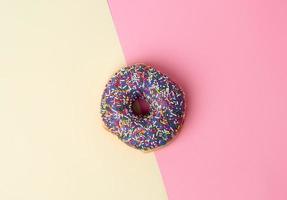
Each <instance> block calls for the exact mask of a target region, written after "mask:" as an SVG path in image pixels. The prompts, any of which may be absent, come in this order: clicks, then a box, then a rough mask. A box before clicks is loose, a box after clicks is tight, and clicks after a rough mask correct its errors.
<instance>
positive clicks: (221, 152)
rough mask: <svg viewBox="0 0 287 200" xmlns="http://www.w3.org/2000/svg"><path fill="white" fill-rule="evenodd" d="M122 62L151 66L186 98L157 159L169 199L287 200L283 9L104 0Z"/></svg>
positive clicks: (207, 0) (280, 4)
mask: <svg viewBox="0 0 287 200" xmlns="http://www.w3.org/2000/svg"><path fill="white" fill-rule="evenodd" d="M109 5H110V8H111V12H112V16H113V19H114V23H115V25H116V29H117V32H118V35H119V38H120V41H121V45H122V48H123V50H124V54H125V57H126V59H127V62H128V63H130V64H131V63H133V62H147V63H148V64H153V65H158V66H159V67H160V68H159V69H160V70H162V71H163V72H165V73H167V74H168V75H170V76H171V77H172V78H173V79H174V80H176V81H177V82H178V83H179V84H180V85H182V87H183V89H184V90H185V92H186V94H187V97H188V112H187V118H186V122H185V124H184V127H183V130H182V131H181V134H180V136H179V137H178V138H177V139H176V141H174V142H173V143H172V144H170V145H169V146H167V147H166V148H164V149H161V150H159V151H157V152H156V157H157V160H158V163H159V166H160V169H161V173H162V176H163V179H164V182H165V185H166V189H167V192H168V196H169V199H172V200H190V199H193V200H211V199H212V200H230V199H232V200H242V199H244V200H254V199H260V200H273V199H276V200H286V199H287V190H286V185H287V171H286V169H287V157H286V152H287V134H286V133H287V123H286V116H287V103H286V102H287V89H286V87H287V79H286V74H287V68H286V66H287V57H286V52H287V39H286V35H287V3H286V2H285V1H280V0H275V1H259V0H254V1H250V0H234V1H228V0H219V1H213V0H203V1H196V0H190V1H189V0H180V1H178V0H168V1H166V0H158V1H154V0H144V1H143V0H135V1H130V0H110V1H109Z"/></svg>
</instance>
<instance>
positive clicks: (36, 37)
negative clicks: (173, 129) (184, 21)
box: [0, 0, 167, 200]
mask: <svg viewBox="0 0 287 200" xmlns="http://www.w3.org/2000/svg"><path fill="white" fill-rule="evenodd" d="M124 63H125V61H124V57H123V54H122V51H121V48H120V44H119V41H118V40H117V36H116V32H115V29H114V27H113V22H112V18H111V16H110V12H109V8H108V4H107V2H106V1H104V0H81V1H75V0H72V1H69V0H45V1H43V0H42V1H41V0H37V1H36V0H35V1H32V0H25V1H22V0H19V1H15V0H10V1H4V0H2V1H1V0H0V199H1V200H10V199H21V200H26V199H27V200H45V199H51V200H66V199H67V200H73V199H81V200H89V199H93V200H95V199H97V200H102V199H126V200H128V199H132V200H134V199H137V200H139V199H145V200H147V199H149V200H150V199H156V200H160V199H166V198H167V197H166V193H165V191H164V187H163V183H162V180H161V176H160V172H159V170H158V166H157V164H156V161H155V158H154V155H153V153H147V154H144V153H142V152H139V151H136V150H133V149H131V148H130V147H127V146H126V145H124V144H123V143H121V142H120V141H118V140H117V139H116V138H115V137H114V136H112V135H111V134H110V133H108V132H107V131H106V130H104V128H103V127H102V122H101V119H100V116H99V107H100V106H99V104H100V97H101V93H102V91H103V87H104V85H105V83H106V82H107V80H108V79H109V77H110V76H111V74H112V73H113V72H114V71H115V70H116V69H117V68H118V67H120V66H122V65H124Z"/></svg>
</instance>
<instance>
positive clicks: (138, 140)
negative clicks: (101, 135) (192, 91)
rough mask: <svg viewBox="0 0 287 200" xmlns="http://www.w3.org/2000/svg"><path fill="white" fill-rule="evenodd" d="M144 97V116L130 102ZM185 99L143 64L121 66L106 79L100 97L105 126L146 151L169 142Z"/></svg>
mask: <svg viewBox="0 0 287 200" xmlns="http://www.w3.org/2000/svg"><path fill="white" fill-rule="evenodd" d="M138 99H144V100H145V101H146V102H147V103H148V104H149V112H148V114H146V115H139V114H137V113H135V111H134V110H133V108H132V105H133V103H134V102H135V101H136V100H138ZM184 113H185V98H184V93H183V91H182V90H181V88H180V87H179V86H178V85H177V84H176V83H175V82H173V81H171V80H170V79H169V78H168V77H167V76H166V75H164V74H162V73H161V72H159V71H157V70H156V69H155V68H153V67H151V66H147V65H145V64H134V65H132V66H127V67H123V68H121V69H120V70H119V71H118V72H117V73H116V74H114V75H113V76H112V78H111V79H110V80H109V82H108V84H107V85H106V88H105V90H104V92H103V95H102V99H101V116H102V119H103V122H104V124H105V126H106V128H107V129H108V130H109V131H110V132H112V133H113V134H115V135H117V136H118V138H119V139H120V140H122V141H123V142H125V143H126V144H128V145H129V146H131V147H134V148H136V149H139V150H143V151H149V150H153V149H155V148H157V147H160V146H163V145H165V144H167V143H168V142H169V141H171V140H172V139H173V138H174V137H175V135H176V134H177V132H178V130H179V129H180V128H181V126H182V124H183V120H184Z"/></svg>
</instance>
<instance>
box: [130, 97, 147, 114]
mask: <svg viewBox="0 0 287 200" xmlns="http://www.w3.org/2000/svg"><path fill="white" fill-rule="evenodd" d="M132 110H133V113H134V114H135V115H136V116H146V115H148V114H149V113H150V107H149V103H148V102H147V101H146V100H145V99H143V98H138V99H136V100H135V101H134V102H133V103H132Z"/></svg>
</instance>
